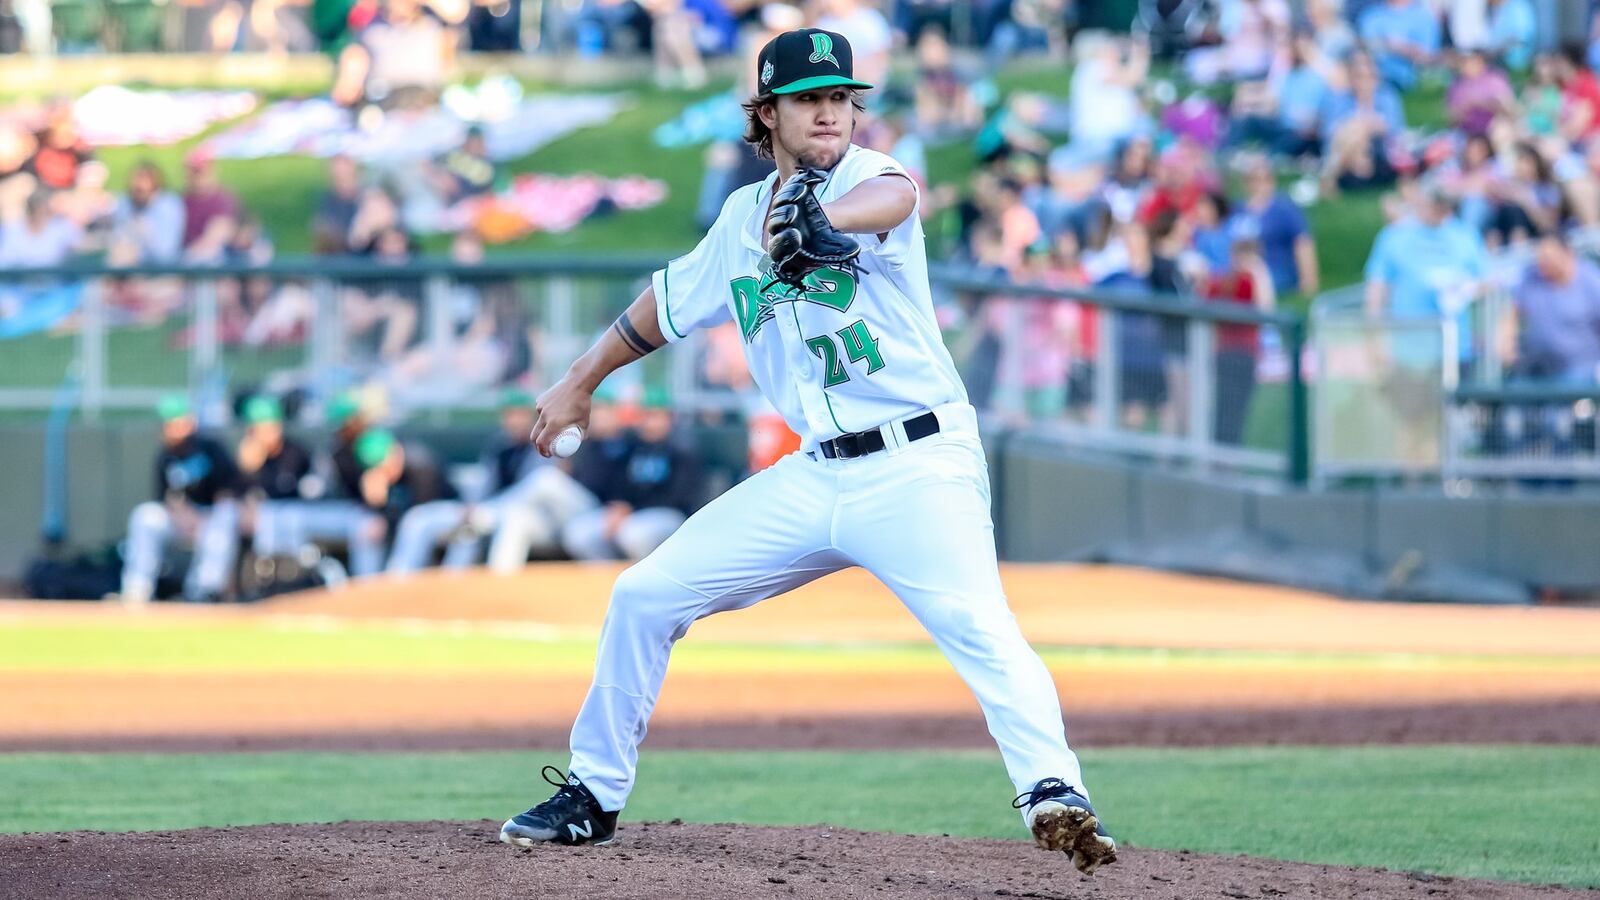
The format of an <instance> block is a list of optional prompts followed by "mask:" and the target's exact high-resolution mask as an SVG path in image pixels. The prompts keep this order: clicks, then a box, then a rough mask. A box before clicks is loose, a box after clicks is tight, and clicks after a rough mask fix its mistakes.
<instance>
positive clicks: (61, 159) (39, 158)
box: [24, 100, 93, 191]
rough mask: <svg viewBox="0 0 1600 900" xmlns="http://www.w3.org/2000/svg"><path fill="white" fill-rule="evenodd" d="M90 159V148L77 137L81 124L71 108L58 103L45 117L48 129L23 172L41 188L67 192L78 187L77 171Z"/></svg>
mask: <svg viewBox="0 0 1600 900" xmlns="http://www.w3.org/2000/svg"><path fill="white" fill-rule="evenodd" d="M91 158H93V154H92V153H91V151H90V150H89V145H88V144H87V143H85V142H84V140H83V138H82V136H80V135H79V134H78V123H77V122H76V121H75V120H74V119H73V118H72V104H71V103H70V102H69V101H66V100H58V101H55V102H53V103H52V104H51V105H50V108H49V110H48V112H47V113H46V122H45V127H44V129H43V130H42V131H40V132H39V134H38V137H37V144H36V147H35V149H34V151H33V156H31V157H29V159H28V162H27V163H26V165H25V166H24V170H25V171H27V172H29V173H30V174H32V175H33V177H34V180H35V181H36V182H37V183H38V184H39V185H41V186H43V187H47V188H49V189H51V190H53V191H64V190H67V189H69V188H71V187H72V186H73V185H74V184H76V183H77V180H78V167H79V166H82V165H83V164H84V163H86V162H88V161H89V160H90V159H91Z"/></svg>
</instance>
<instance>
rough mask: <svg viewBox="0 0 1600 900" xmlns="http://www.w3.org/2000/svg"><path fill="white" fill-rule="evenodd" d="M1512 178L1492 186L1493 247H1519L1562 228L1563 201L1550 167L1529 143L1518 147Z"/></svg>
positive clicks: (1489, 236)
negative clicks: (1529, 240) (1534, 238)
mask: <svg viewBox="0 0 1600 900" xmlns="http://www.w3.org/2000/svg"><path fill="white" fill-rule="evenodd" d="M1515 153H1516V156H1515V162H1514V163H1513V164H1512V171H1511V177H1509V178H1501V179H1496V180H1495V181H1492V182H1490V187H1489V198H1490V201H1491V213H1490V218H1489V231H1488V235H1487V240H1488V243H1489V246H1490V247H1499V246H1502V245H1505V244H1520V243H1522V242H1523V241H1526V240H1527V239H1528V238H1530V237H1539V236H1540V235H1545V234H1550V233H1553V232H1554V231H1555V230H1556V229H1558V228H1559V227H1560V226H1561V221H1562V218H1563V212H1564V208H1563V198H1562V193H1561V186H1560V185H1558V184H1556V181H1555V176H1554V174H1553V173H1552V172H1551V169H1550V164H1549V163H1547V162H1545V160H1544V157H1542V156H1540V155H1539V151H1538V150H1537V149H1535V148H1534V146H1533V145H1532V144H1530V143H1526V142H1524V143H1521V144H1518V145H1517V147H1516V151H1515Z"/></svg>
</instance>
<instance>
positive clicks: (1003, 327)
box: [930, 267, 1310, 482]
mask: <svg viewBox="0 0 1600 900" xmlns="http://www.w3.org/2000/svg"><path fill="white" fill-rule="evenodd" d="M930 274H931V278H932V281H933V284H934V287H935V289H936V290H938V291H943V292H947V293H949V294H952V295H954V298H955V305H956V306H957V307H958V308H959V307H961V306H964V305H965V306H973V307H974V308H973V309H972V310H970V311H969V312H968V315H969V317H972V316H982V317H984V319H985V320H986V321H985V322H983V323H982V324H981V325H979V326H976V327H978V328H980V329H984V330H986V331H988V332H990V333H991V334H992V336H993V338H994V340H993V342H992V343H993V344H994V345H995V350H996V353H995V355H996V356H997V360H996V362H995V364H994V365H993V374H992V377H987V378H986V377H985V376H986V375H988V374H989V373H988V372H985V371H983V370H982V369H981V368H978V367H975V366H972V365H971V364H970V356H971V355H974V354H966V356H968V360H966V361H967V362H968V363H969V364H968V365H967V366H964V367H963V368H964V369H965V370H966V371H964V372H963V374H964V376H965V380H966V382H967V387H968V391H969V392H970V393H972V394H973V399H974V403H975V404H976V405H977V406H978V407H979V408H980V409H981V410H984V411H985V412H986V413H987V414H989V415H990V416H991V417H994V418H997V419H999V420H1001V421H1002V422H1005V423H1008V424H1013V425H1025V426H1027V427H1029V428H1031V429H1032V430H1033V431H1034V432H1035V433H1039V434H1045V435H1051V436H1055V437H1058V438H1060V439H1061V440H1063V441H1065V442H1069V443H1075V444H1079V445H1082V446H1087V447H1092V448H1097V449H1103V450H1109V451H1114V452H1118V453H1121V454H1124V455H1132V456H1139V457H1145V458H1151V459H1159V460H1166V461H1169V462H1180V463H1184V464H1187V465H1191V466H1193V467H1196V468H1200V469H1223V470H1232V471H1238V472H1255V473H1263V474H1271V475H1276V476H1281V477H1287V478H1288V479H1290V480H1291V481H1295V482H1303V481H1304V480H1305V479H1306V477H1307V473H1308V472H1309V466H1310V462H1309V450H1310V447H1309V443H1308V436H1307V432H1308V428H1307V415H1308V413H1307V409H1308V407H1307V394H1306V389H1305V378H1304V374H1303V372H1302V360H1303V358H1304V345H1305V323H1304V319H1302V318H1301V317H1300V316H1298V315H1293V314H1288V313H1263V312H1259V311H1257V310H1255V309H1252V308H1248V307H1245V306H1242V305H1240V304H1233V303H1217V302H1206V301H1202V300H1199V299H1196V298H1193V297H1179V296H1162V295H1153V294H1150V293H1125V292H1119V291H1107V290H1092V289H1084V288H1048V287H1041V286H1031V285H1026V284H1014V283H1009V282H997V281H995V280H993V279H989V278H975V277H972V276H970V275H965V274H963V273H962V272H960V271H959V270H956V269H952V268H941V267H933V268H932V269H931V272H930ZM963 297H965V298H969V299H979V300H981V301H982V302H981V303H980V304H970V303H968V304H963V303H962V302H961V300H962V298H963ZM978 307H981V308H978ZM1052 338H1053V340H1052ZM950 343H951V344H952V347H953V349H954V348H957V347H959V346H961V344H962V343H963V341H961V340H959V339H956V340H951V341H950ZM965 343H969V344H977V345H978V347H980V348H981V347H982V345H983V341H982V340H981V339H980V340H978V341H971V340H968V341H966V342H965ZM1063 344H1065V345H1067V346H1069V347H1071V346H1073V345H1074V344H1075V345H1076V352H1072V351H1070V350H1069V351H1067V352H1063V350H1062V345H1063ZM975 354H978V355H981V350H979V351H975ZM1041 354H1046V355H1053V358H1051V359H1046V360H1041V359H1040V356H1041ZM962 357H963V354H961V353H959V352H958V353H957V363H958V366H959V365H961V364H962V363H963V361H964V360H963V358H962ZM974 369H977V371H973V370H974ZM1041 398H1043V399H1042V401H1041Z"/></svg>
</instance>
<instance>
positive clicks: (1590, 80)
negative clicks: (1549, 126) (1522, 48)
mask: <svg viewBox="0 0 1600 900" xmlns="http://www.w3.org/2000/svg"><path fill="white" fill-rule="evenodd" d="M1557 71H1558V72H1559V73H1560V79H1561V122H1560V125H1559V126H1558V131H1559V132H1560V133H1561V135H1562V136H1563V137H1565V138H1566V139H1567V141H1568V142H1570V143H1572V144H1583V143H1585V142H1587V141H1589V140H1593V139H1595V138H1596V137H1600V79H1597V78H1596V77H1595V74H1594V71H1593V70H1591V69H1590V68H1589V66H1588V63H1587V62H1586V61H1585V60H1584V56H1583V48H1582V47H1568V48H1567V49H1566V50H1565V51H1564V52H1563V54H1562V57H1561V61H1560V62H1559V63H1558V66H1557Z"/></svg>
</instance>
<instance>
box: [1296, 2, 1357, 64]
mask: <svg viewBox="0 0 1600 900" xmlns="http://www.w3.org/2000/svg"><path fill="white" fill-rule="evenodd" d="M1306 18H1307V19H1308V20H1310V22H1311V34H1312V38H1313V40H1315V41H1316V44H1317V52H1318V53H1319V54H1321V56H1322V58H1323V59H1325V60H1327V61H1328V62H1330V63H1333V62H1340V61H1343V60H1344V58H1345V57H1347V56H1349V55H1350V51H1352V50H1354V49H1355V46H1356V33H1355V31H1354V30H1353V29H1352V28H1351V27H1350V23H1349V22H1348V21H1346V20H1345V17H1344V0H1306Z"/></svg>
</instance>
